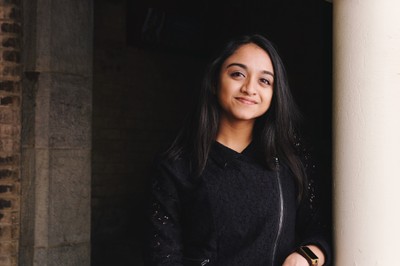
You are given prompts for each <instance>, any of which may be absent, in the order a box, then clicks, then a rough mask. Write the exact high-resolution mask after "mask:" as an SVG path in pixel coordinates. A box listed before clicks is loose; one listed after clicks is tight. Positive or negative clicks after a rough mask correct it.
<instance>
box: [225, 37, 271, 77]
mask: <svg viewBox="0 0 400 266" xmlns="http://www.w3.org/2000/svg"><path fill="white" fill-rule="evenodd" d="M232 63H240V64H244V65H246V66H247V67H252V68H256V69H259V70H268V71H271V72H272V71H273V65H272V61H271V58H270V56H269V54H268V53H267V52H266V51H265V50H264V49H262V48H261V47H259V46H258V45H256V44H254V43H248V44H244V45H242V46H240V47H239V48H238V49H237V50H236V51H235V52H234V53H233V54H232V55H231V56H230V57H228V58H227V59H226V60H225V62H224V64H223V65H224V67H226V66H227V65H229V64H232Z"/></svg>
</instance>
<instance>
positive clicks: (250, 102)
mask: <svg viewBox="0 0 400 266" xmlns="http://www.w3.org/2000/svg"><path fill="white" fill-rule="evenodd" d="M235 99H236V100H238V101H239V102H241V103H243V104H247V105H253V104H257V102H256V101H255V100H252V99H249V98H246V97H235Z"/></svg>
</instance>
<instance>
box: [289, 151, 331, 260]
mask: <svg viewBox="0 0 400 266" xmlns="http://www.w3.org/2000/svg"><path fill="white" fill-rule="evenodd" d="M302 145H304V144H298V146H299V148H300V149H301V150H300V153H299V155H300V156H301V159H302V162H303V165H304V168H305V172H306V176H307V189H306V191H305V196H304V198H303V200H302V202H301V203H300V205H299V208H298V213H297V232H298V235H299V236H300V245H310V244H312V245H317V246H318V247H319V248H321V250H322V251H323V252H324V254H325V264H324V265H331V263H332V252H331V243H332V241H331V215H330V212H331V206H330V198H329V193H327V189H329V188H328V187H327V186H326V185H325V184H326V182H324V181H326V180H323V179H322V176H321V174H322V173H323V171H321V169H319V168H318V164H317V163H316V160H315V159H313V156H312V155H311V153H310V152H309V149H307V148H305V147H304V146H302Z"/></svg>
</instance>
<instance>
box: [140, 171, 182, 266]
mask: <svg viewBox="0 0 400 266" xmlns="http://www.w3.org/2000/svg"><path fill="white" fill-rule="evenodd" d="M152 172H153V173H152V175H151V185H150V186H149V190H148V192H149V197H148V200H147V209H146V212H145V216H146V219H145V220H146V225H145V228H146V230H145V233H144V235H145V236H144V249H143V250H144V261H145V265H146V266H150V265H151V266H156V265H157V266H158V265H169V266H172V265H176V266H179V265H182V262H181V260H182V241H181V229H180V228H181V227H180V214H179V213H180V211H179V210H180V203H179V197H178V192H177V187H176V183H175V180H174V172H173V171H172V170H171V168H169V167H168V165H166V164H162V163H156V164H155V166H154V168H153V170H152Z"/></svg>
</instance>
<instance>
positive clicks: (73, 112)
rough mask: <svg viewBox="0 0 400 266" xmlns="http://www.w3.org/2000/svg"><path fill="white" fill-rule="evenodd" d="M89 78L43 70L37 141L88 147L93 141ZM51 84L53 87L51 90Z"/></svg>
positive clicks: (49, 145) (37, 100)
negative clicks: (44, 71)
mask: <svg viewBox="0 0 400 266" xmlns="http://www.w3.org/2000/svg"><path fill="white" fill-rule="evenodd" d="M89 82H90V81H89V80H88V79H87V78H82V77H79V76H73V75H63V74H53V73H43V74H41V75H40V77H39V83H38V92H37V95H36V111H35V112H36V118H35V123H36V126H35V132H36V133H35V135H36V145H37V146H39V147H54V148H65V147H69V148H74V147H77V148H85V147H89V146H90V143H91V140H90V138H91V91H90V88H91V86H90V83H89ZM50 88H51V91H50Z"/></svg>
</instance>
